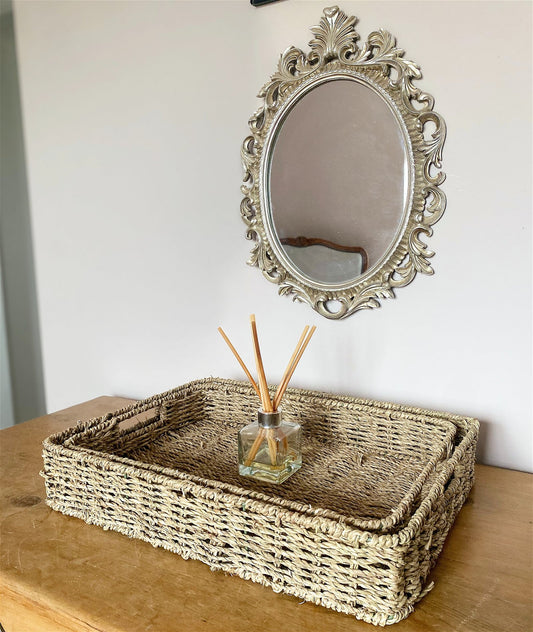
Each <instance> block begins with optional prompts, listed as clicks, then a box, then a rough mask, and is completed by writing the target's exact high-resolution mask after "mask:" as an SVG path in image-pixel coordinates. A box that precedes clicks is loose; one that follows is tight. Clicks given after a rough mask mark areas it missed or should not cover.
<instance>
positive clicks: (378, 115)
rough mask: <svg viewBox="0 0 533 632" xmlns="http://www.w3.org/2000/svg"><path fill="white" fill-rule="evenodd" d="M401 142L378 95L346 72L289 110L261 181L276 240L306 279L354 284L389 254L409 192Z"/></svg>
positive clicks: (405, 153)
mask: <svg viewBox="0 0 533 632" xmlns="http://www.w3.org/2000/svg"><path fill="white" fill-rule="evenodd" d="M405 139H406V134H404V131H403V128H402V125H401V121H400V120H398V118H397V116H396V115H395V113H394V111H393V110H392V109H391V107H390V106H389V104H388V103H387V102H386V101H385V100H384V98H383V97H382V96H381V95H380V94H379V93H378V92H377V91H376V90H374V89H372V88H371V87H370V86H369V84H365V83H363V82H361V81H358V80H356V79H350V78H347V77H343V76H342V75H341V76H339V77H337V78H335V79H331V80H329V81H327V82H319V83H318V84H317V85H314V86H312V89H310V90H309V91H307V92H306V93H305V94H304V95H302V96H301V98H300V99H299V100H298V101H297V102H296V103H294V105H293V106H292V107H291V108H290V109H289V110H288V112H287V114H286V117H285V119H284V120H283V122H282V123H281V124H280V125H279V127H278V129H277V133H276V135H275V140H274V143H273V148H272V152H271V154H270V165H269V168H268V169H267V173H266V181H265V187H266V189H267V191H268V193H269V197H270V203H269V209H270V213H271V216H272V221H273V229H274V232H275V234H276V236H277V238H278V239H279V242H280V245H281V246H282V248H283V250H284V252H285V254H286V255H287V259H289V260H290V262H291V263H292V265H293V266H294V267H295V268H296V269H297V270H298V272H300V273H301V274H302V275H303V276H305V277H307V279H308V280H310V281H311V282H313V281H314V282H317V283H321V284H333V285H336V284H341V285H342V284H345V283H347V282H353V281H354V280H355V279H357V278H358V277H359V276H361V274H363V273H364V272H366V271H367V270H368V269H370V268H372V267H373V266H375V265H376V264H378V263H379V262H380V261H381V259H382V258H383V256H384V255H385V253H386V252H387V251H388V250H389V248H390V247H391V245H392V244H393V242H394V239H395V237H396V235H397V233H398V231H399V229H400V227H401V224H402V220H403V217H404V212H405V209H406V203H407V198H408V192H409V186H408V184H409V165H408V151H407V144H406V140H405Z"/></svg>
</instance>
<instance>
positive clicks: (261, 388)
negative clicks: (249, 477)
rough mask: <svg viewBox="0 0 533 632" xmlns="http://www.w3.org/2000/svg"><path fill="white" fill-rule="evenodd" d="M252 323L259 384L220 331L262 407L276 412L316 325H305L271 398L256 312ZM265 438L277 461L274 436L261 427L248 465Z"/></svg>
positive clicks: (220, 328)
mask: <svg viewBox="0 0 533 632" xmlns="http://www.w3.org/2000/svg"><path fill="white" fill-rule="evenodd" d="M250 324H251V327H252V339H253V344H254V355H255V365H256V368H257V376H258V379H257V382H259V384H258V383H257V382H256V381H255V380H254V378H253V377H252V374H251V373H250V371H249V370H248V368H247V366H246V365H245V364H244V362H243V360H242V358H241V356H240V355H239V354H238V352H237V350H236V349H235V347H234V346H233V345H232V343H231V341H230V339H229V338H228V337H227V335H226V334H225V333H224V331H223V329H222V327H219V328H218V331H219V332H220V334H221V336H222V337H223V338H224V340H225V341H226V343H227V345H228V347H229V348H230V349H231V351H232V353H233V355H234V356H235V357H236V358H237V362H238V363H239V364H240V365H241V367H242V369H243V371H244V372H245V374H246V377H247V378H248V380H249V381H250V384H251V385H252V386H253V388H254V390H255V392H256V393H257V396H258V397H259V399H260V400H261V407H262V409H263V411H264V412H266V413H271V412H276V411H277V410H278V408H279V406H280V404H281V400H282V398H283V395H284V393H285V391H286V390H287V387H288V386H289V382H290V380H291V378H292V376H293V374H294V371H295V370H296V367H297V366H298V363H299V362H300V360H301V358H302V355H303V353H304V351H305V349H306V348H307V345H308V344H309V341H310V340H311V337H312V336H313V334H314V333H315V330H316V327H315V326H313V327H311V328H310V327H309V325H306V326H305V327H304V330H303V332H302V335H301V336H300V339H299V340H298V343H297V345H296V348H295V349H294V352H293V354H292V356H291V358H290V360H289V363H288V364H287V368H286V369H285V373H284V374H283V377H282V378H281V382H280V383H279V386H278V388H277V390H276V393H275V395H274V398H273V399H271V398H270V393H269V391H268V385H267V380H266V376H265V369H264V366H263V359H262V357H261V348H260V346H259V338H258V335H257V324H256V321H255V314H252V315H251V316H250ZM265 439H266V441H267V443H268V448H269V453H270V459H271V461H272V463H273V464H274V463H275V462H276V451H277V448H276V443H275V441H274V440H273V439H272V437H271V436H270V435H269V433H268V432H267V431H265V429H263V428H261V430H260V431H259V434H258V435H257V439H256V440H255V442H254V444H253V445H252V448H251V449H250V453H249V454H248V456H247V458H246V465H250V464H251V462H252V461H253V459H254V457H255V455H256V454H257V452H258V450H259V448H260V446H261V444H262V443H263V441H264V440H265Z"/></svg>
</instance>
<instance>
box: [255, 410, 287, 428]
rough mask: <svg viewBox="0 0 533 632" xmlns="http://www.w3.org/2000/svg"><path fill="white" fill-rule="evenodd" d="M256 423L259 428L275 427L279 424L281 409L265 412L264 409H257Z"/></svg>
mask: <svg viewBox="0 0 533 632" xmlns="http://www.w3.org/2000/svg"><path fill="white" fill-rule="evenodd" d="M257 423H258V424H259V425H260V426H261V428H277V427H278V426H279V425H280V424H281V410H276V411H275V412H272V413H266V412H265V411H264V410H258V411H257Z"/></svg>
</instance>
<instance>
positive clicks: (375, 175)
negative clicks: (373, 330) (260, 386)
mask: <svg viewBox="0 0 533 632" xmlns="http://www.w3.org/2000/svg"><path fill="white" fill-rule="evenodd" d="M355 22H356V19H355V18H354V17H348V16H347V15H346V14H345V13H343V12H342V11H340V10H339V9H338V7H330V8H328V9H325V10H324V15H323V17H322V19H321V21H320V24H319V25H318V26H316V27H314V28H312V29H311V30H312V32H313V34H314V36H315V37H314V39H313V40H312V41H311V42H310V51H309V52H308V53H307V54H306V53H304V52H303V51H301V50H299V49H297V48H294V47H291V48H289V49H287V50H286V51H285V53H283V55H282V56H281V58H280V60H279V63H278V68H277V71H276V72H275V73H274V75H273V76H272V78H271V80H270V81H269V83H267V84H266V85H265V86H264V88H263V89H262V90H261V92H260V93H259V97H260V98H261V99H262V104H261V107H260V108H259V109H258V110H257V112H256V113H255V114H254V115H253V116H252V118H251V119H250V121H249V125H250V130H251V134H250V135H249V136H248V137H247V138H246V139H245V141H244V143H243V147H242V151H241V155H242V159H243V165H244V169H245V176H244V185H243V187H242V190H243V193H244V199H243V200H242V203H241V215H242V217H243V220H244V221H245V223H246V224H247V226H248V230H247V237H248V238H249V239H252V240H254V241H255V245H254V248H253V250H252V256H251V258H250V260H249V263H250V264H251V265H255V266H258V267H259V268H260V269H261V271H262V272H263V275H264V276H265V277H266V278H267V279H269V280H270V281H273V282H275V283H277V284H278V285H279V292H280V294H287V295H291V296H292V297H293V298H294V299H295V300H297V301H302V302H306V303H308V304H310V305H311V306H312V307H313V309H315V310H317V311H318V312H319V313H320V314H322V315H323V316H326V317H327V318H336V319H338V318H344V317H346V316H348V315H350V314H353V313H354V312H356V311H358V310H360V309H363V308H369V307H379V305H380V300H381V299H383V298H391V297H393V296H394V290H395V288H397V287H401V286H403V285H407V284H408V283H410V282H411V281H412V280H413V278H414V277H415V276H416V273H417V272H422V273H424V274H432V273H433V269H432V267H431V265H430V263H429V259H430V257H432V256H433V253H432V252H431V251H430V250H429V249H428V247H427V246H426V244H425V243H424V241H423V238H424V237H427V236H431V234H432V228H431V226H432V225H433V224H434V223H435V222H436V221H437V220H438V219H439V218H440V217H441V215H442V213H443V211H444V208H445V196H444V194H443V193H442V191H441V190H440V188H439V185H440V184H441V183H442V182H443V180H444V174H443V173H442V171H441V170H440V169H441V153H442V146H443V143H444V138H445V131H446V128H445V124H444V121H443V119H442V117H441V116H440V115H439V114H437V113H436V112H434V111H433V98H432V97H431V96H430V95H428V94H427V93H425V92H422V91H421V90H420V89H419V88H417V87H416V86H415V85H414V83H413V82H414V80H417V79H419V78H420V77H421V74H420V70H419V68H418V66H416V65H415V64H414V63H413V62H410V61H407V60H404V59H403V51H402V50H401V49H399V48H397V47H396V43H395V40H394V38H393V37H392V36H391V35H390V34H389V33H387V32H386V31H383V30H379V31H375V32H373V33H371V34H370V35H369V37H368V40H367V42H366V43H365V44H364V45H363V46H361V47H359V46H358V45H357V40H358V35H357V34H356V32H355V28H354V27H355ZM429 127H431V130H428V128H429Z"/></svg>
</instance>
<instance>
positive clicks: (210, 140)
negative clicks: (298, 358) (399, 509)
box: [16, 0, 532, 470]
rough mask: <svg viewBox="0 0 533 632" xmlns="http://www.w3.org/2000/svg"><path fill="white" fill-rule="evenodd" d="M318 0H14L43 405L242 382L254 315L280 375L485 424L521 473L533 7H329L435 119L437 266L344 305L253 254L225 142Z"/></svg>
mask: <svg viewBox="0 0 533 632" xmlns="http://www.w3.org/2000/svg"><path fill="white" fill-rule="evenodd" d="M323 6H324V5H323V3H322V2H294V1H293V2H281V3H279V4H273V5H269V6H266V7H263V8H260V9H254V8H252V7H251V6H250V5H249V4H248V3H247V2H244V1H238V2H220V1H216V2H166V3H165V2H127V3H125V2H103V3H102V2H75V3H67V2H48V1H47V0H42V1H40V2H20V3H18V4H17V5H16V25H17V35H18V46H19V55H20V74H21V84H22V94H23V112H24V123H25V132H26V139H27V157H28V168H29V180H30V194H31V204H32V213H33V228H34V235H35V247H36V252H35V257H36V264H37V276H38V278H37V281H38V296H39V308H40V316H41V330H42V341H43V355H44V367H45V379H46V398H47V402H48V407H49V410H54V409H58V408H61V407H64V406H67V405H69V404H74V403H76V402H79V401H83V400H86V399H89V398H91V397H95V396H98V395H101V394H117V395H129V396H132V397H143V396H146V395H149V394H152V393H155V392H159V391H162V390H164V389H167V388H170V387H173V386H175V385H178V384H181V383H183V382H185V381H188V380H191V379H194V378H197V377H202V376H208V375H220V376H227V377H237V378H240V377H241V372H240V370H239V368H238V367H237V365H236V362H235V360H234V359H233V357H232V356H231V355H230V354H229V352H228V350H227V349H226V348H225V346H224V344H223V342H222V341H221V340H220V339H219V337H218V334H217V332H216V328H217V326H218V325H223V326H224V328H225V329H226V331H227V332H228V334H229V335H230V337H231V338H232V339H233V341H234V343H235V344H236V346H237V347H238V348H239V349H241V350H242V352H243V355H244V356H245V357H246V358H247V359H249V360H250V359H251V345H250V341H249V337H248V325H247V319H248V315H249V314H250V313H251V312H255V313H256V314H257V318H258V324H259V330H260V334H261V339H262V341H263V347H264V356H265V364H266V367H267V370H268V374H269V376H270V378H271V381H273V382H274V381H276V380H278V379H279V377H280V375H281V373H282V371H283V368H284V364H285V362H286V361H287V358H288V355H289V349H290V348H291V347H292V346H293V345H294V342H295V340H296V339H297V337H298V335H299V332H300V330H301V328H302V326H303V325H304V324H305V323H314V324H316V325H318V332H317V334H316V336H315V338H316V339H315V340H314V341H313V343H312V344H311V345H310V347H309V349H308V351H307V352H306V355H305V357H304V359H303V361H302V363H301V366H300V367H299V369H298V372H297V374H296V376H295V379H294V385H297V386H306V387H312V388H317V389H323V390H329V391H335V392H341V393H348V394H354V395H358V396H365V397H371V398H377V399H386V400H392V401H396V402H403V403H409V404H417V405H421V406H426V407H430V408H435V409H443V410H447V411H450V412H458V413H464V414H469V415H473V416H476V417H478V418H479V419H480V420H481V421H482V422H483V424H482V438H481V442H480V458H481V460H482V461H484V462H486V463H490V464H496V465H502V466H506V467H513V468H518V469H529V470H530V469H531V467H532V466H531V418H532V403H531V207H530V194H531V157H530V132H531V122H530V112H531V61H530V55H529V53H530V47H531V5H530V4H529V3H513V2H473V3H467V2H460V3H453V10H452V8H451V3H449V2H425V3H418V2H401V1H398V2H389V3H383V2H375V1H374V2H344V3H343V5H342V8H343V9H344V10H345V11H347V12H348V13H352V14H356V15H358V17H359V18H360V23H359V32H360V33H361V35H362V38H363V39H364V38H366V36H367V34H368V33H369V32H370V31H372V30H374V29H376V28H380V27H383V28H386V29H388V30H390V31H391V32H392V33H393V34H394V35H396V37H397V38H398V44H399V45H400V46H401V47H402V48H404V49H405V50H406V54H407V57H408V58H411V59H413V60H415V61H416V62H417V63H419V64H420V65H421V67H422V70H423V72H424V75H425V77H426V79H425V80H424V81H423V84H421V85H422V87H423V89H425V90H427V91H428V92H429V93H431V94H433V95H434V96H435V99H436V109H437V111H439V112H440V113H442V114H443V116H444V117H445V119H446V121H447V124H448V141H447V144H446V147H445V170H446V172H447V173H448V180H447V182H446V185H445V191H446V193H447V195H448V209H447V211H446V214H445V216H444V218H443V219H442V220H441V222H440V223H439V224H438V225H437V226H436V232H435V235H434V237H433V238H431V240H430V244H431V247H432V248H434V249H435V250H436V252H437V256H436V257H435V259H434V265H435V268H436V275H435V276H434V277H432V278H428V277H420V278H417V279H416V280H415V282H414V283H413V284H412V285H411V286H410V287H408V288H405V289H402V290H400V291H399V292H398V299H397V300H389V301H386V302H385V304H384V306H383V307H382V309H380V310H373V311H368V312H365V313H360V314H356V315H355V316H353V317H351V318H349V319H347V320H345V321H342V322H330V321H327V320H325V319H323V318H320V317H319V316H318V315H316V314H315V313H314V312H312V311H311V310H310V309H309V308H308V307H306V306H303V305H296V304H293V303H292V302H291V301H290V300H288V299H286V298H281V297H278V296H277V290H276V287H275V286H274V285H271V284H270V283H268V282H266V281H265V280H264V279H263V278H262V277H261V275H260V273H259V272H258V271H257V270H255V269H253V268H250V267H248V266H246V265H245V260H246V259H247V257H248V253H249V248H250V243H249V242H247V241H246V240H245V239H244V237H243V234H244V224H242V222H241V219H240V216H239V203H240V197H241V196H240V192H239V184H240V179H241V167H240V161H239V149H240V143H241V141H242V139H243V138H244V136H245V135H246V134H247V124H246V121H247V119H248V117H249V116H250V114H251V113H252V112H253V111H254V109H255V108H256V107H257V101H256V99H255V98H254V95H255V94H256V93H257V91H258V90H259V88H260V87H261V86H262V85H263V83H264V82H265V81H266V80H267V78H268V76H269V75H270V74H271V73H272V72H273V71H274V66H275V63H276V60H277V56H278V54H279V53H280V52H281V51H282V50H284V49H285V48H286V47H287V46H288V45H291V44H294V45H296V46H300V47H305V46H306V45H307V42H308V41H309V39H310V37H311V36H310V32H309V30H308V29H309V27H310V26H311V25H312V24H315V23H316V22H317V21H318V19H319V17H320V14H321V10H322V8H323Z"/></svg>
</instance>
